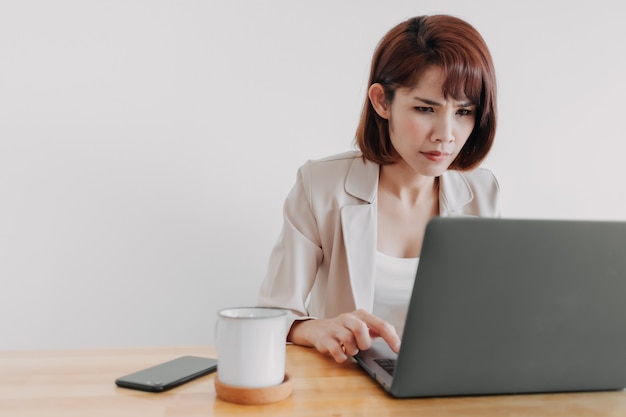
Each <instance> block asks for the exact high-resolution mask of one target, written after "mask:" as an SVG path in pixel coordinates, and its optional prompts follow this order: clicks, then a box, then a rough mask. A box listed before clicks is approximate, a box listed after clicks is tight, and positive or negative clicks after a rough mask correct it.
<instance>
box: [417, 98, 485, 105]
mask: <svg viewBox="0 0 626 417" xmlns="http://www.w3.org/2000/svg"><path fill="white" fill-rule="evenodd" d="M413 99H414V100H418V101H421V102H422V103H424V104H428V105H429V106H443V104H442V103H439V102H438V101H434V100H430V99H427V98H423V97H419V96H413ZM473 105H474V103H472V102H471V101H464V102H461V103H459V104H458V107H471V106H473Z"/></svg>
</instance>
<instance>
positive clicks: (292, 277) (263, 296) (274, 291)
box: [258, 162, 322, 330]
mask: <svg viewBox="0 0 626 417" xmlns="http://www.w3.org/2000/svg"><path fill="white" fill-rule="evenodd" d="M309 166H310V163H309V162H307V163H306V164H304V165H303V166H302V167H300V169H299V170H298V173H297V177H296V183H295V185H294V186H293V188H292V189H291V191H290V193H289V194H288V196H287V198H286V200H285V203H284V206H283V226H282V229H281V232H280V235H279V237H278V241H277V242H276V244H275V246H274V248H273V250H272V251H271V254H270V257H269V262H268V268H267V273H266V275H265V278H264V280H263V282H262V284H261V287H260V291H259V299H258V305H259V306H263V307H275V308H281V309H285V310H287V311H288V313H290V314H289V320H288V323H287V330H289V329H290V328H291V325H292V324H293V321H294V320H296V319H298V318H308V311H307V307H306V302H307V298H308V296H309V293H310V292H311V288H312V286H313V283H314V281H315V277H316V274H317V271H318V268H319V265H320V263H321V261H322V248H321V241H320V235H319V230H318V226H317V221H316V219H315V216H314V213H313V211H312V210H311V203H310V202H311V192H310V190H311V180H310V168H309Z"/></svg>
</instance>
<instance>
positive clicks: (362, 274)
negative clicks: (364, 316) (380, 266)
mask: <svg viewBox="0 0 626 417" xmlns="http://www.w3.org/2000/svg"><path fill="white" fill-rule="evenodd" d="M378 173H379V165H378V164H375V163H373V162H370V161H363V159H362V158H356V159H355V160H354V162H353V163H352V167H351V168H350V171H349V172H348V175H347V176H346V182H345V190H346V192H347V193H348V194H350V195H352V196H353V197H356V198H358V199H359V200H361V201H359V202H358V203H357V204H353V205H346V206H344V207H342V209H341V225H342V232H343V239H344V245H345V248H346V260H347V264H348V274H349V276H350V286H351V288H352V295H353V297H354V306H355V308H363V309H366V310H368V311H371V310H372V308H373V305H374V255H375V253H376V225H377V205H376V197H377V194H378Z"/></svg>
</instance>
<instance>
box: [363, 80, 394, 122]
mask: <svg viewBox="0 0 626 417" xmlns="http://www.w3.org/2000/svg"><path fill="white" fill-rule="evenodd" d="M367 96H368V97H369V99H370V102H371V103H372V107H374V110H375V111H376V113H378V115H379V116H380V117H382V118H383V119H387V120H388V119H389V103H388V102H387V97H385V89H384V87H383V86H382V85H381V84H379V83H375V84H372V85H371V86H370V88H369V90H367Z"/></svg>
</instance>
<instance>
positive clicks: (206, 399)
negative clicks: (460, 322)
mask: <svg viewBox="0 0 626 417" xmlns="http://www.w3.org/2000/svg"><path fill="white" fill-rule="evenodd" d="M181 355H197V356H212V357H214V356H215V352H214V350H213V349H212V348H209V347H193V348H148V349H104V350H60V351H18V352H12V351H5V352H1V351H0V416H2V417H24V416H36V417H42V416H43V417H45V416H63V417H71V416H77V417H100V416H107V417H108V416H111V417H125V416H132V417H142V416H166V417H176V416H181V417H182V416H185V417H193V416H203V417H206V416H230V415H238V416H272V417H275V416H291V417H294V416H295V417H298V416H329V417H340V416H341V417H347V416H418V415H419V416H422V415H423V416H481V417H484V416H508V417H514V416H523V417H528V416H559V417H562V416H569V417H571V416H585V417H590V416H615V417H617V416H620V417H623V416H626V392H624V391H619V392H599V393H578V394H546V395H520V396H485V397H466V398H463V397H459V398H432V399H411V400H397V399H393V398H391V397H389V396H388V395H387V394H386V393H384V392H383V391H382V390H381V389H380V388H379V387H378V385H376V384H375V383H374V382H373V381H372V380H371V379H370V378H369V377H368V376H366V375H365V374H364V373H363V372H361V370H360V369H359V368H358V366H357V365H356V364H355V363H347V364H342V365H338V364H336V363H335V362H333V361H332V360H331V359H329V358H326V357H324V356H322V355H320V354H319V353H317V352H316V351H314V350H312V349H308V348H303V347H299V346H288V347H287V372H288V373H289V374H290V375H291V376H292V378H293V380H294V392H293V394H292V396H291V397H290V398H288V399H286V400H284V401H281V402H279V403H274V404H269V405H264V406H245V405H236V404H230V403H226V402H224V401H222V400H220V399H218V398H216V396H215V387H214V385H213V384H214V382H213V379H214V378H215V374H211V375H207V376H204V377H202V378H200V379H197V380H195V381H192V382H189V383H187V384H185V385H182V386H180V387H178V388H175V389H173V390H171V391H167V392H165V393H160V394H152V393H144V392H140V391H133V390H129V389H123V388H118V387H116V386H115V384H114V381H115V378H117V377H119V376H121V375H125V374H128V373H131V372H134V371H136V370H139V369H142V368H145V367H148V366H152V365H155V364H158V363H160V362H164V361H166V360H170V359H173V358H175V357H177V356H181Z"/></svg>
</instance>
